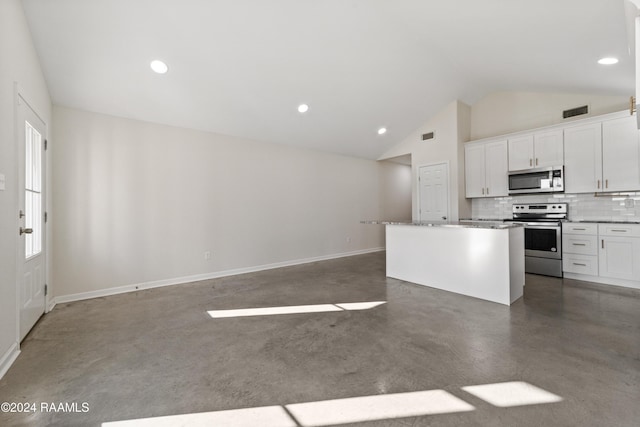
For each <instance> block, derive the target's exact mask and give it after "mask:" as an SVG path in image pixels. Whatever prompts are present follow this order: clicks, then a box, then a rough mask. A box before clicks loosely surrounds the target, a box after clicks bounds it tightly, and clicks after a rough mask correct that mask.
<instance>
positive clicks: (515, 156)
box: [509, 134, 533, 171]
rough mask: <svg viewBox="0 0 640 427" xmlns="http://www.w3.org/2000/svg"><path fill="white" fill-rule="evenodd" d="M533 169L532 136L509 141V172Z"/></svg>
mask: <svg viewBox="0 0 640 427" xmlns="http://www.w3.org/2000/svg"><path fill="white" fill-rule="evenodd" d="M532 167H533V134H531V135H523V136H518V137H515V138H510V139H509V170H510V171H517V170H522V169H530V168H532Z"/></svg>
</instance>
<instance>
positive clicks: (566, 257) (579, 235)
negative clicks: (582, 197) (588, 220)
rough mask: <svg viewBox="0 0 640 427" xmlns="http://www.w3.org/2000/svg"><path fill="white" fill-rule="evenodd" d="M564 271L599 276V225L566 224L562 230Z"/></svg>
mask: <svg viewBox="0 0 640 427" xmlns="http://www.w3.org/2000/svg"><path fill="white" fill-rule="evenodd" d="M562 270H563V271H564V272H565V273H577V274H587V275H590V276H597V275H598V225H597V224H582V223H580V224H572V223H569V224H565V226H564V227H563V229H562Z"/></svg>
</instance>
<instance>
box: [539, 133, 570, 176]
mask: <svg viewBox="0 0 640 427" xmlns="http://www.w3.org/2000/svg"><path fill="white" fill-rule="evenodd" d="M562 140H563V138H562V129H559V130H554V131H550V132H541V133H537V134H535V135H534V136H533V154H534V160H533V167H536V168H541V167H547V166H561V165H563V164H564V153H563V150H562V145H563V144H562Z"/></svg>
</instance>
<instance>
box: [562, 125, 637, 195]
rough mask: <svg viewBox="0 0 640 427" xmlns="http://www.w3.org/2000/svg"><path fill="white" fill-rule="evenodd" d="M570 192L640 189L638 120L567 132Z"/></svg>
mask: <svg viewBox="0 0 640 427" xmlns="http://www.w3.org/2000/svg"><path fill="white" fill-rule="evenodd" d="M564 167H565V169H564V175H565V183H564V185H565V187H564V188H565V192H566V193H591V192H607V191H637V190H640V140H639V138H638V130H637V128H636V121H635V117H632V116H629V117H622V118H618V119H613V120H606V121H603V122H601V123H590V124H586V125H582V126H575V127H570V128H566V129H565V130H564Z"/></svg>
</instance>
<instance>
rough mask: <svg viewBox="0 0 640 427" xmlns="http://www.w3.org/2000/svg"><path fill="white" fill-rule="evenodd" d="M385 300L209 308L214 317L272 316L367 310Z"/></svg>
mask: <svg viewBox="0 0 640 427" xmlns="http://www.w3.org/2000/svg"><path fill="white" fill-rule="evenodd" d="M385 303H386V301H368V302H349V303H339V304H315V305H290V306H283V307H262V308H240V309H236V310H209V311H207V313H209V316H211V317H212V318H214V319H221V318H228V317H248V316H273V315H277V314H301V313H326V312H330V311H345V310H368V309H371V308H374V307H378V306H379V305H382V304H385Z"/></svg>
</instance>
